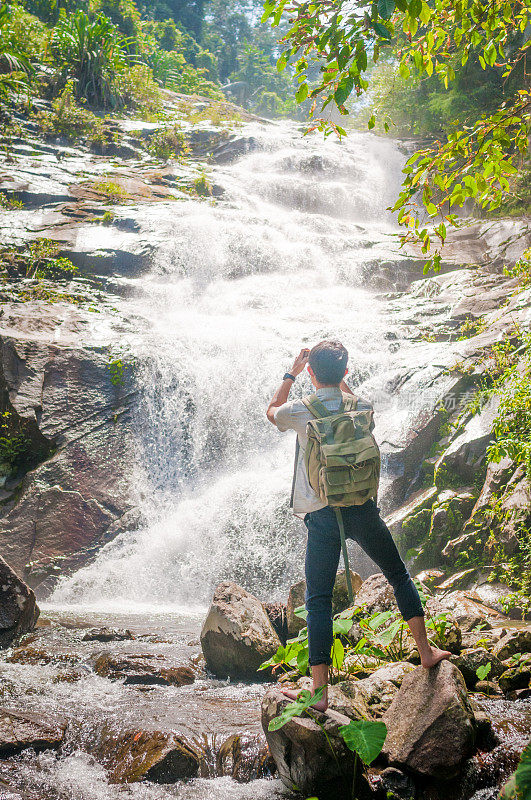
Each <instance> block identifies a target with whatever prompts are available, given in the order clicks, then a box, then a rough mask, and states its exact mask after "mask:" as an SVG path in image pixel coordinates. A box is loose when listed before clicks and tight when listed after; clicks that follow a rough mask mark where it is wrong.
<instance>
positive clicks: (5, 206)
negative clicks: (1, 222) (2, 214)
mask: <svg viewBox="0 0 531 800" xmlns="http://www.w3.org/2000/svg"><path fill="white" fill-rule="evenodd" d="M23 207H24V203H23V202H22V200H17V198H16V197H14V196H13V193H11V195H9V194H5V193H4V192H0V210H2V211H13V210H16V209H19V208H23Z"/></svg>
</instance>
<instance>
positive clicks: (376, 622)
mask: <svg viewBox="0 0 531 800" xmlns="http://www.w3.org/2000/svg"><path fill="white" fill-rule="evenodd" d="M392 616H393V612H392V611H379V612H378V613H377V614H375V615H374V616H373V617H371V619H370V621H369V628H371V630H373V631H375V630H376V628H379V627H380V626H381V625H383V624H384V623H385V622H387V621H388V620H389V619H390V618H391V617H392Z"/></svg>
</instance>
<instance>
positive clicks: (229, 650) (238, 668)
mask: <svg viewBox="0 0 531 800" xmlns="http://www.w3.org/2000/svg"><path fill="white" fill-rule="evenodd" d="M201 647H202V648H203V654H204V656H205V661H206V665H207V667H208V669H209V670H210V671H211V672H213V673H214V675H218V676H219V677H222V678H227V677H231V678H255V679H256V678H257V677H259V676H260V675H262V676H263V677H264V678H265V677H267V673H265V672H262V673H260V672H258V673H257V670H258V667H259V666H260V664H261V663H262V662H263V661H266V660H267V659H268V658H271V656H272V655H273V654H274V653H275V652H276V651H277V649H278V648H279V647H280V639H279V638H278V636H277V634H276V632H275V630H274V628H273V626H272V624H271V622H270V620H269V617H268V615H267V613H266V611H265V609H264V606H263V604H262V603H261V602H260V600H258V598H256V597H254V595H252V594H250V593H249V592H247V591H246V590H245V589H243V588H242V587H241V586H238V585H237V584H236V583H232V582H231V581H225V582H224V583H220V584H219V586H218V587H217V588H216V591H215V592H214V599H213V600H212V605H211V606H210V610H209V612H208V614H207V618H206V620H205V622H204V625H203V629H202V631H201Z"/></svg>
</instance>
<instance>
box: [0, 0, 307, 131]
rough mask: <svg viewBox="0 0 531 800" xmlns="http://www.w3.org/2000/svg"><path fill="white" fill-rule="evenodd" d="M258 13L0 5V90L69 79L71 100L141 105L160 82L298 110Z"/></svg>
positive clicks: (44, 0)
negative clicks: (73, 96)
mask: <svg viewBox="0 0 531 800" xmlns="http://www.w3.org/2000/svg"><path fill="white" fill-rule="evenodd" d="M261 13H262V6H261V3H260V2H259V0H228V1H225V0H209V1H208V2H204V0H191V1H190V2H182V1H181V0H167V2H166V1H165V0H155V2H153V3H145V4H142V3H140V2H139V3H135V2H134V0H15V2H12V3H9V4H6V3H2V4H1V5H0V59H1V61H0V64H2V68H1V72H2V73H3V74H2V75H1V76H0V92H1V93H2V96H3V98H4V102H5V101H6V100H7V97H8V95H12V94H13V92H15V91H16V90H18V91H19V92H21V91H22V92H23V90H24V88H26V89H29V91H30V93H32V94H34V95H39V94H41V95H43V96H49V97H53V96H56V95H58V94H59V93H60V92H61V91H62V90H64V88H65V86H66V85H67V83H68V81H69V80H72V81H73V91H74V94H75V97H76V99H77V100H81V99H83V100H85V101H86V102H88V103H89V105H91V106H97V107H101V108H103V109H112V110H117V109H120V108H126V107H130V108H131V107H135V106H136V107H139V106H141V105H142V104H143V103H144V104H145V105H149V98H150V92H151V91H152V90H153V89H154V88H155V87H156V86H157V85H160V86H162V87H166V88H168V89H172V90H175V91H179V92H182V93H185V94H192V93H197V94H201V95H206V96H207V97H212V98H223V97H224V94H223V92H225V94H226V96H227V97H228V98H229V99H236V100H237V101H238V102H239V103H240V104H242V105H244V106H245V107H247V108H249V109H251V110H253V111H255V112H257V113H263V114H268V115H269V116H287V115H291V116H296V115H297V114H298V113H300V112H298V111H297V104H296V102H295V101H294V98H293V89H292V83H291V80H290V78H289V76H288V75H287V74H285V75H282V74H280V73H279V72H278V70H277V69H276V60H277V58H278V54H279V51H278V44H277V39H278V36H277V34H276V33H274V32H273V31H272V30H271V28H270V26H268V25H265V24H263V23H261V22H260V15H261ZM231 84H234V86H233V87H232V88H231ZM221 87H223V89H222V88H221Z"/></svg>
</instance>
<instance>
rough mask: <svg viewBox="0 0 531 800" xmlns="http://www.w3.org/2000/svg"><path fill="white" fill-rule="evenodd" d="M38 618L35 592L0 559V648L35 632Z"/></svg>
mask: <svg viewBox="0 0 531 800" xmlns="http://www.w3.org/2000/svg"><path fill="white" fill-rule="evenodd" d="M38 618H39V607H38V605H37V603H36V601H35V594H34V592H33V591H32V590H31V589H30V588H29V586H27V585H26V584H25V583H24V581H22V580H21V579H20V578H19V577H18V575H17V574H16V573H15V572H14V571H13V570H12V569H11V567H10V566H9V564H8V563H7V562H6V561H4V559H3V558H2V557H0V647H7V646H8V645H10V644H11V643H12V642H13V641H14V640H15V639H17V638H18V637H20V636H22V634H24V633H27V632H28V631H31V630H33V628H34V627H35V625H36V623H37V620H38Z"/></svg>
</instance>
